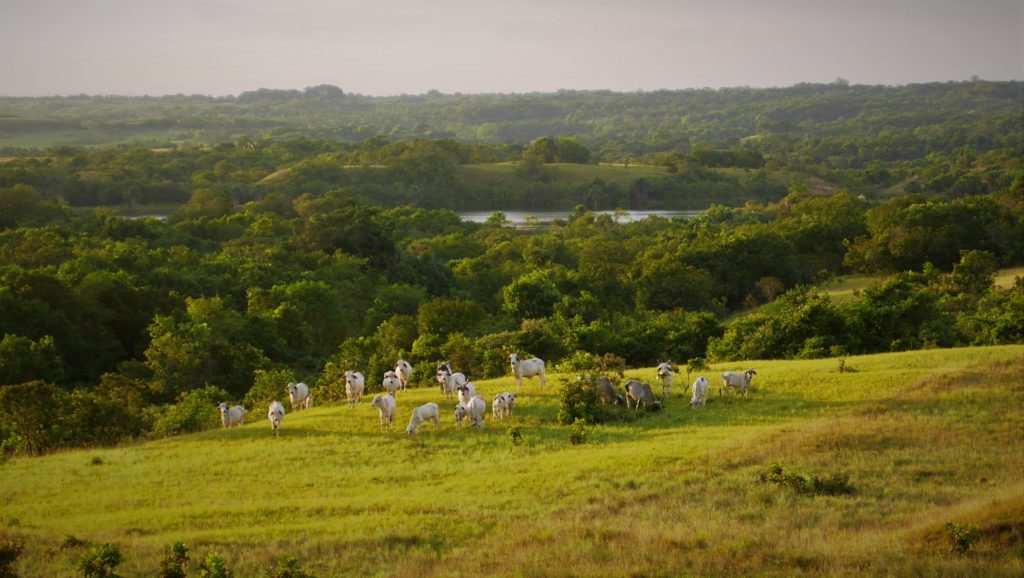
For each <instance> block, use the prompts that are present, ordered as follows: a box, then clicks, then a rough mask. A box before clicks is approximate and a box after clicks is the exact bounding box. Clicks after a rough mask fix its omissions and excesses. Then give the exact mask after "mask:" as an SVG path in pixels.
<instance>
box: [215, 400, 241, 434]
mask: <svg viewBox="0 0 1024 578" xmlns="http://www.w3.org/2000/svg"><path fill="white" fill-rule="evenodd" d="M217 409H218V410H220V422H221V423H222V424H224V429H228V428H229V427H231V426H236V425H242V424H243V423H244V422H245V408H244V407H242V406H240V405H236V406H232V407H228V404H226V403H221V404H220V405H218V406H217Z"/></svg>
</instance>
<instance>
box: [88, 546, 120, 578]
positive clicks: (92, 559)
mask: <svg viewBox="0 0 1024 578" xmlns="http://www.w3.org/2000/svg"><path fill="white" fill-rule="evenodd" d="M120 565H121V550H120V549H118V547H117V546H112V545H111V544H103V545H102V546H98V547H96V548H93V549H91V550H89V551H88V552H86V553H85V554H83V555H82V557H81V558H79V559H78V571H79V572H81V573H82V576H84V577H85V578H118V574H116V573H115V572H114V569H115V568H117V567H118V566H120Z"/></svg>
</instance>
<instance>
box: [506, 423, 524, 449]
mask: <svg viewBox="0 0 1024 578" xmlns="http://www.w3.org/2000/svg"><path fill="white" fill-rule="evenodd" d="M505 432H506V433H507V434H508V439H509V440H510V441H511V442H512V445H513V446H519V445H522V443H523V426H521V425H518V424H517V425H512V426H509V427H508V429H507V430H505Z"/></svg>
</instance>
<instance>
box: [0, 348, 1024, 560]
mask: <svg viewBox="0 0 1024 578" xmlns="http://www.w3.org/2000/svg"><path fill="white" fill-rule="evenodd" d="M847 364H848V366H849V367H852V368H853V369H855V370H856V371H855V372H850V373H839V372H838V371H837V370H836V368H837V366H838V362H837V361H836V360H834V359H832V360H829V359H824V360H810V361H754V362H744V363H742V364H728V365H726V364H721V365H715V366H714V367H713V370H712V371H710V372H708V373H709V375H708V377H709V378H710V379H711V381H712V396H711V399H710V401H709V403H708V405H707V407H706V408H703V409H698V410H691V409H690V407H689V405H688V403H687V402H688V400H687V399H686V398H685V397H684V395H683V393H682V391H681V389H682V388H681V387H678V386H677V387H675V388H674V389H675V391H676V392H677V393H676V395H675V396H674V397H673V398H672V399H670V400H668V401H667V403H666V409H665V410H664V411H662V412H659V413H651V414H643V413H641V415H640V416H639V417H637V416H634V415H633V414H632V413H631V412H630V413H627V412H625V411H623V412H621V414H620V416H619V417H618V419H613V420H612V421H611V422H609V423H605V424H601V425H597V426H588V431H587V436H586V440H585V443H583V444H579V445H574V444H572V443H571V442H570V439H569V428H568V427H566V426H558V425H555V414H556V413H557V399H558V395H557V391H555V390H554V388H553V387H550V386H549V388H548V389H546V390H544V391H541V390H540V389H539V388H538V386H537V385H536V382H533V383H531V384H530V385H528V386H527V385H525V384H524V388H523V391H522V393H521V394H520V396H519V400H518V402H517V406H516V412H517V414H516V415H515V416H514V417H512V418H511V419H509V420H507V421H506V422H504V423H499V422H494V421H493V420H492V419H491V417H490V415H489V414H488V416H487V420H486V425H485V427H484V429H483V430H482V431H479V432H477V431H472V430H470V431H466V430H463V431H457V430H456V429H455V428H454V421H453V419H452V416H451V411H452V408H453V407H454V404H453V403H451V402H444V401H442V400H440V399H439V394H438V392H437V390H436V389H433V388H431V389H429V390H412V391H408V392H400V393H399V395H398V405H399V411H398V415H399V424H398V425H397V426H396V427H395V433H380V432H379V423H378V419H377V415H376V411H374V410H372V409H371V408H370V407H369V405H368V403H363V404H362V405H361V406H359V407H356V408H353V409H349V408H347V407H344V406H336V407H317V408H313V409H310V410H307V411H303V412H299V413H290V414H289V415H288V416H287V417H286V418H285V421H284V425H283V429H282V433H281V437H280V438H279V439H275V438H273V437H271V435H270V427H269V424H267V423H265V420H260V419H259V417H260V414H261V413H262V412H258V411H254V412H253V413H252V414H250V418H251V419H250V422H255V423H248V424H247V425H245V426H244V427H240V428H234V429H230V430H211V431H207V432H202V433H199V434H194V435H189V436H181V437H178V438H172V439H167V440H159V441H153V442H149V443H141V444H137V445H128V446H125V447H120V448H110V449H96V450H83V451H73V452H66V453H61V454H57V455H52V456H47V457H42V458H32V459H20V458H19V459H14V460H11V461H9V462H8V463H6V464H5V465H3V466H0V521H3V520H12V519H16V520H18V521H19V523H18V524H17V525H14V526H12V527H8V528H3V529H0V540H2V539H4V538H5V536H6V537H10V538H17V539H20V540H23V541H24V543H25V551H24V553H23V554H22V556H21V558H20V559H19V562H18V565H17V569H18V571H19V572H20V574H21V575H23V576H72V575H74V560H76V559H77V558H78V557H80V556H81V554H82V552H83V548H87V547H90V546H96V545H100V544H104V543H111V544H115V545H117V546H118V547H119V548H120V549H121V551H122V552H123V553H124V563H123V564H122V565H121V566H120V567H119V568H118V570H119V573H121V574H123V575H126V576H135V575H138V576H149V575H153V574H154V573H155V572H156V569H157V568H159V565H160V561H161V560H162V559H163V558H164V556H165V555H166V551H167V550H166V549H167V547H168V545H170V544H172V543H173V542H176V541H182V542H184V543H185V544H186V545H187V546H188V548H189V551H190V552H191V553H193V559H194V560H200V559H202V558H204V557H205V556H206V555H207V553H209V552H216V553H218V554H219V555H220V556H222V557H223V559H224V560H225V562H226V563H227V565H228V567H230V568H232V569H234V570H235V572H236V575H239V576H258V575H263V574H265V572H266V569H268V568H272V567H273V566H274V565H275V564H276V563H277V559H278V556H279V555H282V554H286V555H292V556H295V557H296V558H297V559H298V561H299V563H300V564H301V566H302V567H303V568H305V569H307V570H309V571H312V572H315V573H317V574H318V575H321V576H336V575H337V576H342V575H351V576H356V575H358V576H431V575H437V576H477V575H503V576H563V575H574V576H624V575H652V576H653V575H666V576H668V575H671V576H676V575H702V574H703V575H720V574H749V575H765V576H772V575H777V576H788V575H793V574H823V575H875V574H888V575H895V576H909V575H915V576H919V575H935V576H960V575H990V576H1013V575H1020V574H1021V572H1022V571H1024V560H1022V559H1021V557H1020V556H1019V554H1018V553H1017V552H1019V549H1020V544H1019V543H1017V544H1016V545H1014V543H1013V539H1014V538H1013V536H1014V534H1013V528H1017V529H1018V530H1020V532H1021V535H1024V515H1022V516H1020V517H1016V515H1015V512H1017V511H1024V485H1022V483H1021V472H1022V471H1024V431H1022V427H1021V423H1024V415H1022V413H1024V347H1021V346H1007V347H990V348H971V349H954V350H931V351H919V352H906V353H896V354H886V355H872V356H860V357H850V358H848V360H847ZM747 367H754V368H756V369H757V372H758V375H757V377H755V380H754V389H753V391H752V393H751V395H750V397H749V398H747V399H739V398H732V399H726V398H724V397H721V396H720V395H719V394H718V392H717V384H718V379H717V378H716V377H715V376H716V375H717V374H718V373H720V372H721V371H723V370H726V369H730V370H731V369H746V368H747ZM627 373H628V375H627V377H636V378H639V379H642V380H646V381H649V382H653V381H654V370H653V369H641V370H635V371H631V372H627ZM692 377H696V376H692ZM557 382H558V380H557V379H550V380H549V383H551V384H554V383H557ZM477 387H478V390H479V391H480V394H481V396H483V397H484V398H485V399H488V400H490V399H491V398H492V397H493V396H494V395H495V394H496V393H498V392H500V391H514V390H515V385H514V382H513V380H512V379H511V378H502V379H497V380H489V381H482V382H479V383H477ZM426 401H438V402H439V403H440V405H441V406H442V408H443V410H442V418H443V427H442V428H441V430H440V431H434V430H433V428H432V426H428V427H427V428H426V429H425V430H424V431H423V432H422V433H420V434H418V435H415V436H406V435H404V434H402V433H399V432H401V430H402V429H403V428H402V427H401V426H404V425H405V421H406V420H408V417H409V414H410V412H411V410H412V408H413V407H415V406H417V405H419V404H421V403H424V402H426ZM211 411H213V408H211ZM510 425H517V426H519V431H520V432H521V434H522V438H521V441H520V442H519V443H518V444H516V443H514V442H513V438H512V436H510V435H509V434H508V432H507V430H508V427H509V426H510ZM96 457H98V458H99V460H95V459H94V458H96ZM774 463H778V464H782V465H783V467H785V469H786V470H787V471H790V470H791V471H797V472H801V473H804V474H807V475H815V476H818V477H822V478H825V477H827V476H829V475H832V474H833V473H836V472H844V473H846V474H848V475H849V481H850V484H851V485H852V487H853V493H852V494H850V495H838V496H813V495H803V494H799V493H795V492H792V491H790V490H788V489H786V488H784V487H777V486H774V485H768V484H761V483H758V482H757V474H758V472H760V471H763V470H764V469H766V468H767V467H769V466H770V465H771V464H774ZM948 521H953V522H956V523H959V524H963V525H965V526H966V525H968V524H977V525H979V526H980V527H981V538H980V539H979V540H978V543H977V544H976V545H975V546H974V548H972V550H971V552H970V555H966V556H950V555H949V549H950V548H949V544H948V542H946V541H945V530H944V528H945V524H946V522H948ZM1015 524H1016V526H1015ZM1000 528H1003V529H1000ZM1005 528H1009V530H1006V529H1005ZM69 536H72V537H75V538H76V539H78V540H83V541H85V542H86V543H87V546H81V547H64V548H62V544H63V543H64V542H65V541H66V540H67V538H68V537H69ZM1015 548H1016V549H1015Z"/></svg>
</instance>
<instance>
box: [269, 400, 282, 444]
mask: <svg viewBox="0 0 1024 578" xmlns="http://www.w3.org/2000/svg"><path fill="white" fill-rule="evenodd" d="M267 419H269V420H270V429H271V431H273V432H274V435H275V436H276V435H280V433H281V422H282V421H284V405H282V404H281V402H279V401H272V402H270V409H268V410H267Z"/></svg>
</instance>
